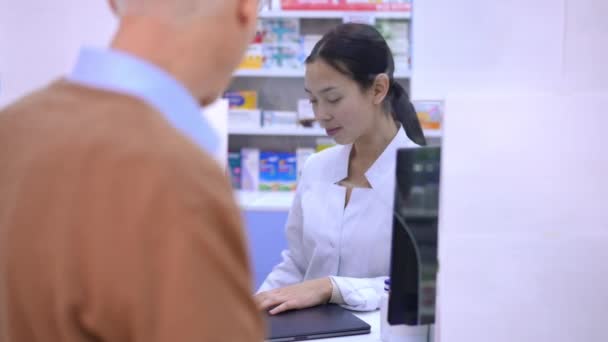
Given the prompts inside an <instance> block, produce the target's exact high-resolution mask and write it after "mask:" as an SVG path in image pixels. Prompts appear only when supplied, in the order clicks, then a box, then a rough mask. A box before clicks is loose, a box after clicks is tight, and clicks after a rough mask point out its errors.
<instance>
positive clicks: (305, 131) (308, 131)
mask: <svg viewBox="0 0 608 342" xmlns="http://www.w3.org/2000/svg"><path fill="white" fill-rule="evenodd" d="M228 134H229V135H258V136H260V135H262V136H263V135H266V136H301V137H325V136H327V134H326V132H325V131H324V130H323V129H320V128H301V127H295V128H290V127H266V128H264V127H259V128H258V127H252V128H250V127H231V128H228ZM424 136H425V137H427V138H441V136H442V134H441V131H440V130H425V131H424Z"/></svg>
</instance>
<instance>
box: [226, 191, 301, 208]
mask: <svg viewBox="0 0 608 342" xmlns="http://www.w3.org/2000/svg"><path fill="white" fill-rule="evenodd" d="M294 196H295V192H262V191H243V190H235V197H236V199H237V202H238V204H239V207H240V208H241V210H244V211H289V209H290V208H291V203H292V202H293V198H294Z"/></svg>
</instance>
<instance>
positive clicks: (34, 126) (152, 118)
mask: <svg viewBox="0 0 608 342" xmlns="http://www.w3.org/2000/svg"><path fill="white" fill-rule="evenodd" d="M0 136H3V137H2V138H0V141H2V143H5V144H7V145H11V146H14V147H15V148H16V149H19V150H21V151H22V152H23V153H26V154H30V155H32V158H34V159H36V158H38V157H41V156H44V155H47V156H48V155H49V154H52V155H53V160H55V162H66V161H78V160H86V161H87V162H89V163H90V162H93V163H95V164H103V163H112V164H115V163H116V164H120V163H122V162H125V161H131V160H139V161H140V163H142V164H147V165H149V166H154V167H156V168H160V169H164V170H165V172H170V171H171V172H181V173H186V172H188V171H187V170H192V169H196V170H197V171H198V172H201V173H200V174H201V175H204V174H207V175H209V174H211V175H214V176H221V175H222V173H221V170H219V167H218V166H217V163H216V162H215V161H214V160H213V159H212V158H211V156H209V155H208V154H207V153H206V152H205V151H203V150H202V149H201V148H200V147H198V145H196V144H195V143H194V142H192V141H191V140H189V139H188V138H186V137H185V136H183V135H182V134H179V132H178V131H177V130H176V129H175V128H174V127H173V126H172V125H171V124H170V123H169V122H168V121H167V120H165V119H164V117H163V116H162V114H161V113H159V112H157V111H156V110H154V109H153V108H152V107H150V106H148V105H147V104H145V103H144V102H143V101H140V100H139V99H136V98H134V97H130V96H126V95H121V94H118V93H114V92H108V91H103V90H98V89H94V88H88V87H84V86H79V85H76V84H72V83H70V82H67V81H57V82H54V83H52V84H50V85H49V86H48V87H46V88H43V89H41V90H39V91H36V92H34V93H32V94H30V95H28V96H26V97H24V98H22V99H21V100H19V101H17V102H16V103H14V104H12V105H10V106H8V107H7V108H6V109H4V110H3V111H2V112H0ZM47 159H48V157H47ZM123 165H131V164H130V163H126V164H123ZM180 170H181V171H180Z"/></svg>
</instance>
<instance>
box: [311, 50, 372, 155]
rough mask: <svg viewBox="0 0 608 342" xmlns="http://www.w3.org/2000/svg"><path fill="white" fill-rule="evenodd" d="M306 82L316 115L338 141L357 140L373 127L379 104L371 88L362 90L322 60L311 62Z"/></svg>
mask: <svg viewBox="0 0 608 342" xmlns="http://www.w3.org/2000/svg"><path fill="white" fill-rule="evenodd" d="M304 84H305V90H306V93H307V94H308V96H309V97H310V101H311V103H312V106H313V110H314V113H315V118H316V119H317V121H318V122H319V123H320V124H321V126H322V127H323V128H325V130H326V131H327V135H329V136H331V137H332V138H334V140H335V141H336V142H337V143H338V144H341V145H345V144H352V143H354V142H355V140H357V139H358V138H359V137H361V136H362V135H364V134H366V133H367V132H368V130H369V129H370V128H371V127H372V126H373V120H374V115H373V114H374V111H375V110H376V106H375V105H374V94H373V90H372V89H371V88H370V89H369V90H362V89H361V87H360V86H359V84H358V83H357V82H355V81H354V80H352V79H351V78H349V77H348V76H346V75H343V74H342V73H340V72H338V71H337V70H336V69H334V68H333V67H332V66H330V65H329V64H327V63H326V62H324V61H323V60H320V59H318V60H316V61H314V62H312V63H310V64H307V66H306V78H305V81H304Z"/></svg>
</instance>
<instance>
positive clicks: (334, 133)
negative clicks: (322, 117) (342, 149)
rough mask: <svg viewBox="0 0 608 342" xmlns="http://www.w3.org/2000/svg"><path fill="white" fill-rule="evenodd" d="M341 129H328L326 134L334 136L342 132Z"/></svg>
mask: <svg viewBox="0 0 608 342" xmlns="http://www.w3.org/2000/svg"><path fill="white" fill-rule="evenodd" d="M341 129H342V128H341V127H336V128H326V129H325V132H327V135H329V136H330V137H331V136H334V135H336V134H337V133H338V131H339V130H341Z"/></svg>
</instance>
